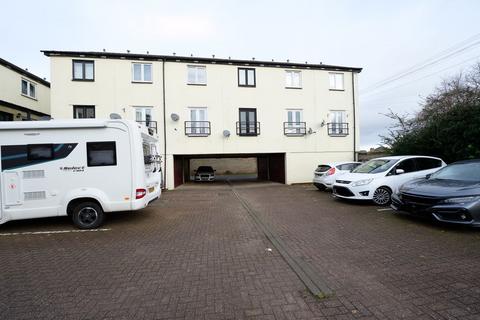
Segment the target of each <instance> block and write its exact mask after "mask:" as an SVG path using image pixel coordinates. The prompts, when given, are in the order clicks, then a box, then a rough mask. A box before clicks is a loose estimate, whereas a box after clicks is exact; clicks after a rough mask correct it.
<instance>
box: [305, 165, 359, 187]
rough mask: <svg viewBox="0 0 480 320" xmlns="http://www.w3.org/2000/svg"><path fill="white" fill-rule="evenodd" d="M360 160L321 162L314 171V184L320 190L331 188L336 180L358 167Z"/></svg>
mask: <svg viewBox="0 0 480 320" xmlns="http://www.w3.org/2000/svg"><path fill="white" fill-rule="evenodd" d="M360 164H361V163H360V162H352V161H350V162H330V163H326V164H321V165H319V166H318V167H317V169H316V170H315V172H314V173H313V184H314V186H315V187H317V188H318V190H320V191H324V190H326V189H331V188H332V186H333V183H334V182H335V180H336V179H337V178H338V177H339V176H341V175H342V174H345V173H347V172H350V171H352V170H353V169H355V168H356V167H358V166H359V165H360Z"/></svg>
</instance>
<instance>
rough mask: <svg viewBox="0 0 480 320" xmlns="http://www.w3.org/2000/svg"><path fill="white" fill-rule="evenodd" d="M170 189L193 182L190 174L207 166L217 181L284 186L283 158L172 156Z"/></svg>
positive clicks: (280, 154) (275, 154)
mask: <svg viewBox="0 0 480 320" xmlns="http://www.w3.org/2000/svg"><path fill="white" fill-rule="evenodd" d="M173 165H174V186H175V187H177V186H179V185H181V184H183V183H185V182H190V181H192V179H193V175H194V170H195V169H196V168H198V166H200V165H209V166H212V167H213V168H214V169H215V170H216V173H215V175H216V179H217V181H222V180H224V181H225V180H235V181H242V180H244V181H273V182H279V183H285V154H284V153H267V154H236V155H231V154H229V155H174V156H173Z"/></svg>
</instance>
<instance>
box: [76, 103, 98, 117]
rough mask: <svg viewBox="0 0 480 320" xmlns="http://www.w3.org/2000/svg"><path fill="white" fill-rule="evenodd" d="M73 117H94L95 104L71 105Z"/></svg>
mask: <svg viewBox="0 0 480 320" xmlns="http://www.w3.org/2000/svg"><path fill="white" fill-rule="evenodd" d="M73 118H74V119H93V118H95V106H73Z"/></svg>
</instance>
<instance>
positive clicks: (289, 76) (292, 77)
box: [285, 70, 302, 89]
mask: <svg viewBox="0 0 480 320" xmlns="http://www.w3.org/2000/svg"><path fill="white" fill-rule="evenodd" d="M285 86H286V87H287V88H297V89H298V88H302V73H301V72H300V71H297V70H286V71H285Z"/></svg>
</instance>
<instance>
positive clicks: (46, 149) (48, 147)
mask: <svg viewBox="0 0 480 320" xmlns="http://www.w3.org/2000/svg"><path fill="white" fill-rule="evenodd" d="M27 159H28V160H30V161H35V160H51V159H53V144H29V145H27Z"/></svg>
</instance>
